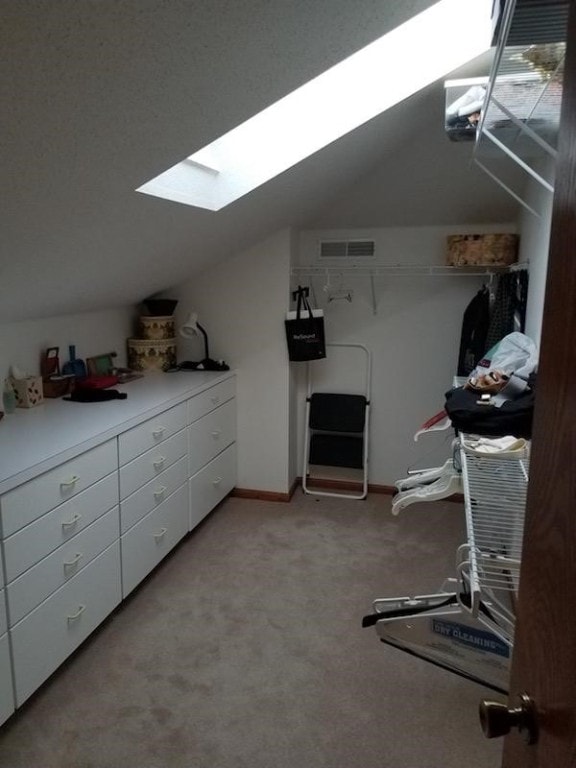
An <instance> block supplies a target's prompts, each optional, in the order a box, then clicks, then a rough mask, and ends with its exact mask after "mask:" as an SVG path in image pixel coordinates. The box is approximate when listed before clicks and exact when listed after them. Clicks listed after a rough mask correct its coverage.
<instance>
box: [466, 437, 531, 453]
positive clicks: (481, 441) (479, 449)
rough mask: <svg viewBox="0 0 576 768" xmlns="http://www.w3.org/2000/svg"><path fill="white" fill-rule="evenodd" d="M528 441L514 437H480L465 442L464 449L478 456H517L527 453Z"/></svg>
mask: <svg viewBox="0 0 576 768" xmlns="http://www.w3.org/2000/svg"><path fill="white" fill-rule="evenodd" d="M527 445H528V443H527V441H526V440H524V439H523V438H518V437H514V435H505V436H504V437H495V438H489V437H479V438H477V439H473V440H465V441H464V447H465V448H466V450H467V451H468V452H469V453H473V454H475V455H477V456H486V455H491V456H512V455H514V456H516V455H522V454H524V453H525V452H526V449H527Z"/></svg>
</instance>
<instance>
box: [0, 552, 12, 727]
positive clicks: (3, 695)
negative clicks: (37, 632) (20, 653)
mask: <svg viewBox="0 0 576 768" xmlns="http://www.w3.org/2000/svg"><path fill="white" fill-rule="evenodd" d="M4 592H5V591H4V567H3V565H2V553H1V552H0V724H2V723H3V722H4V721H5V720H7V719H8V718H9V717H10V715H11V714H12V712H14V689H13V687H12V668H11V663H10V648H9V646H8V621H7V619H6V603H5V594H4Z"/></svg>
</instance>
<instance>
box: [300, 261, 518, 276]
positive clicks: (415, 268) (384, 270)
mask: <svg viewBox="0 0 576 768" xmlns="http://www.w3.org/2000/svg"><path fill="white" fill-rule="evenodd" d="M527 266H528V264H527V263H522V264H518V265H516V264H513V265H511V266H497V265H490V266H466V267H450V266H440V265H432V264H429V265H421V264H389V265H386V266H378V267H377V266H372V267H364V266H362V267H312V266H303V267H292V269H291V274H292V275H293V276H294V277H297V276H300V275H303V276H309V277H314V276H320V277H322V276H324V277H328V276H329V275H343V276H347V277H350V276H354V275H359V276H369V277H379V276H386V275H396V276H403V275H406V276H411V275H431V276H438V277H446V276H454V277H481V276H483V275H492V274H502V273H504V272H508V271H510V269H511V268H516V269H518V268H523V269H525V268H526V267H527Z"/></svg>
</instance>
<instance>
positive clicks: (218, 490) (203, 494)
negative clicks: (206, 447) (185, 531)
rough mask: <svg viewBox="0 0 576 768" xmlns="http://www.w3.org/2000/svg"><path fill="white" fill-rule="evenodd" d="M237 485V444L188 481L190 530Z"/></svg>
mask: <svg viewBox="0 0 576 768" xmlns="http://www.w3.org/2000/svg"><path fill="white" fill-rule="evenodd" d="M235 485H236V445H231V446H229V447H228V448H226V450H225V451H223V452H222V453H221V454H220V455H219V456H217V457H216V458H215V459H212V461H211V462H210V463H209V464H208V465H207V466H205V467H204V468H203V469H201V470H200V471H199V472H197V473H196V474H195V475H194V477H191V478H190V480H189V481H188V486H189V493H190V523H189V524H190V530H192V529H193V528H194V527H195V526H196V525H198V523H199V522H200V521H201V520H202V519H203V518H204V517H206V515H207V514H208V512H210V510H212V509H214V507H215V506H216V505H217V504H218V503H219V502H220V501H222V499H223V498H224V497H225V496H226V495H227V494H228V493H230V491H231V490H232V488H234V486H235Z"/></svg>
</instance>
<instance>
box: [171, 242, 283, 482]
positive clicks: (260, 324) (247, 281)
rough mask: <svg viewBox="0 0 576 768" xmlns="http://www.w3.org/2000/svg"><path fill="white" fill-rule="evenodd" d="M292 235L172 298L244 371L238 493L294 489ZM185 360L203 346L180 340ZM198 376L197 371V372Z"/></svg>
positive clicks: (221, 354) (217, 350)
mask: <svg viewBox="0 0 576 768" xmlns="http://www.w3.org/2000/svg"><path fill="white" fill-rule="evenodd" d="M289 272H290V232H289V231H288V230H285V231H282V232H279V233H277V234H276V235H274V236H273V237H271V238H269V239H268V240H266V241H264V242H262V243H259V244H258V245H256V246H254V247H252V248H250V249H248V250H247V251H245V252H243V253H240V254H238V255H237V256H235V257H233V258H231V259H229V260H228V261H226V262H225V263H222V264H219V265H217V266H215V267H214V268H212V269H209V270H206V271H205V272H203V273H201V274H199V275H196V276H195V277H194V278H193V279H192V280H190V281H189V282H188V283H186V284H184V285H182V286H180V287H178V288H177V289H175V290H174V291H172V292H170V295H171V296H173V297H174V298H177V299H178V300H179V305H178V308H177V311H176V316H177V320H181V319H182V318H183V317H184V316H185V314H186V312H187V311H190V310H194V311H195V312H197V313H198V320H199V322H200V323H201V325H202V326H203V327H204V328H205V329H206V331H207V333H208V337H209V340H210V354H211V356H212V357H213V358H215V359H224V360H225V361H226V362H227V363H228V365H230V367H231V368H233V369H234V370H236V371H237V374H238V377H237V394H238V481H237V486H238V487H239V488H250V489H257V490H264V491H272V492H279V493H286V492H287V491H288V490H289V487H290V478H289V466H290V428H289V425H290V407H289V405H290V404H289V398H290V382H289V378H290V377H289V368H288V357H287V354H286V343H285V338H284V317H285V313H286V309H287V305H288V285H289ZM178 345H179V347H178V355H179V359H180V360H183V359H192V360H198V359H200V358H201V357H202V356H203V355H202V346H201V343H200V342H196V340H192V341H187V340H184V339H179V342H178ZM190 375H191V376H194V373H193V372H191V373H190Z"/></svg>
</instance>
